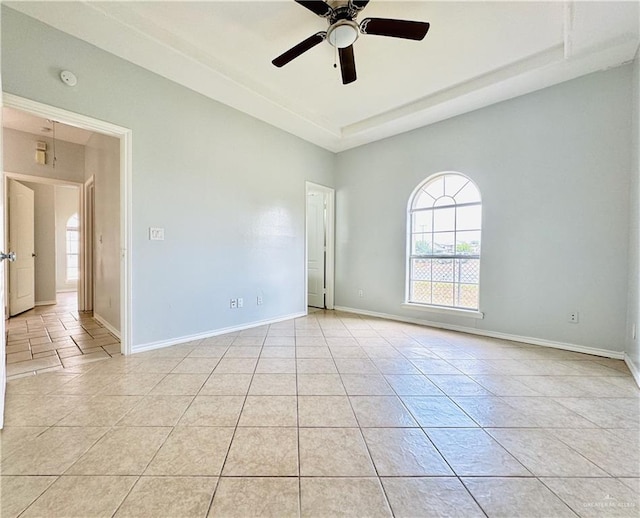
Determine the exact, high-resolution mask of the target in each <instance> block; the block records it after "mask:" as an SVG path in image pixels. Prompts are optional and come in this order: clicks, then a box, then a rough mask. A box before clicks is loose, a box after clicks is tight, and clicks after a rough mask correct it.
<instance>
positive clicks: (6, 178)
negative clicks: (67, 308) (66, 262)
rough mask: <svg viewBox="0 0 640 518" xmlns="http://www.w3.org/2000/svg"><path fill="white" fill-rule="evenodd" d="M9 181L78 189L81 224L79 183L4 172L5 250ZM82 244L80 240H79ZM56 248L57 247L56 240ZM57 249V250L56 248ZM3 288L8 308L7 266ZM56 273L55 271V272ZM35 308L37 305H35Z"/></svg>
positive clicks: (79, 301) (79, 285)
mask: <svg viewBox="0 0 640 518" xmlns="http://www.w3.org/2000/svg"><path fill="white" fill-rule="evenodd" d="M9 180H17V181H19V182H27V183H39V184H43V185H53V186H56V185H62V186H69V187H77V188H78V217H79V219H80V221H81V222H82V213H83V207H82V184H81V183H80V182H73V181H71V180H59V179H57V178H47V177H44V176H35V175H30V174H24V173H14V172H12V171H5V172H4V180H3V182H4V207H5V209H4V243H3V245H2V246H4V247H5V248H7V249H8V243H9V240H8V237H9V234H8V225H9V207H8V198H9V189H8V186H9ZM82 232H83V227H82V223H81V224H80V236H81V237H82ZM81 242H82V240H81ZM56 246H57V240H56ZM56 249H57V248H56ZM83 254H84V250H83V247H80V261H82V256H83ZM5 270H6V271H5V286H4V293H5V306H6V307H7V308H8V307H9V299H8V296H9V283H8V270H9V265H7V268H5ZM56 271H57V270H56ZM82 277H83V275H82V269H81V271H80V276H79V279H78V309H79V310H80V311H82V306H81V298H80V293H81V285H82ZM36 306H37V304H36ZM8 315H9V313H8V312H7V311H5V317H6V318H9V317H8Z"/></svg>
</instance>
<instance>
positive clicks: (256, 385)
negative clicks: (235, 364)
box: [249, 374, 297, 396]
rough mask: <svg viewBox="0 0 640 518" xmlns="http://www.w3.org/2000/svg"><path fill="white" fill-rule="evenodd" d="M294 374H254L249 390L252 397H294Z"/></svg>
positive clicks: (295, 390)
mask: <svg viewBox="0 0 640 518" xmlns="http://www.w3.org/2000/svg"><path fill="white" fill-rule="evenodd" d="M296 393H297V389H296V375H295V374H254V376H253V380H252V381H251V387H250V388H249V395H252V396H295V395H296Z"/></svg>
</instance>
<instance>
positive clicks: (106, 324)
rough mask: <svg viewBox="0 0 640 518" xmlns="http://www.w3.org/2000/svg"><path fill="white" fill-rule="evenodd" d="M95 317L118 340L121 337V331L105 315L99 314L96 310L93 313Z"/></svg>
mask: <svg viewBox="0 0 640 518" xmlns="http://www.w3.org/2000/svg"><path fill="white" fill-rule="evenodd" d="M93 318H95V319H96V320H97V321H98V322H100V323H101V324H102V325H103V326H104V327H105V328H106V329H107V330H108V331H109V332H110V333H111V334H112V335H113V336H115V337H116V338H117V339H118V340H120V339H121V338H120V331H118V330H117V329H116V328H115V327H113V326H112V325H111V324H110V323H109V322H107V321H106V320H105V319H104V318H103V317H101V316H100V315H98V314H97V313H96V312H95V311H94V313H93Z"/></svg>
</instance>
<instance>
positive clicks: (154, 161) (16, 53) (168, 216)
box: [2, 7, 334, 346]
mask: <svg viewBox="0 0 640 518" xmlns="http://www.w3.org/2000/svg"><path fill="white" fill-rule="evenodd" d="M61 69H69V70H72V71H73V72H74V73H75V74H76V75H77V77H78V86H76V87H74V88H69V87H67V86H65V85H64V84H63V83H62V82H61V81H60V80H59V79H58V73H59V71H60V70H61ZM2 82H3V84H2V86H3V90H4V91H5V92H9V93H13V94H16V95H20V96H22V97H26V98H29V99H33V100H36V101H39V102H43V103H46V104H50V105H53V106H56V107H60V108H63V109H66V110H70V111H73V112H76V113H81V114H84V115H88V116H91V117H94V118H97V119H101V120H105V121H108V122H111V123H114V124H117V125H120V126H124V127H126V128H130V129H131V130H132V131H133V214H132V219H133V236H132V237H133V247H132V250H131V254H132V257H133V272H132V275H133V299H132V303H133V344H134V346H135V345H138V346H139V345H143V344H148V343H152V342H156V341H160V340H168V339H173V338H178V337H182V336H188V335H192V334H196V333H204V332H208V331H212V330H216V329H221V328H225V327H229V326H235V325H242V324H245V323H250V322H255V321H259V320H264V319H273V318H277V317H282V316H286V315H290V314H293V313H297V312H301V311H305V309H306V308H305V307H304V300H305V298H304V297H305V289H306V279H305V273H304V272H305V265H304V247H305V241H304V213H305V181H306V180H309V181H313V182H316V183H321V184H326V185H331V184H332V182H333V168H334V155H333V154H331V153H329V152H327V151H325V150H323V149H321V148H318V147H316V146H313V145H311V144H309V143H307V142H304V141H302V140H301V139H299V138H297V137H294V136H292V135H289V134H287V133H285V132H283V131H281V130H278V129H276V128H273V127H272V126H269V125H267V124H265V123H262V122H259V121H258V120H256V119H253V118H251V117H249V116H247V115H244V114H241V113H240V112H238V111H236V110H233V109H231V108H228V107H226V106H223V105H221V104H219V103H217V102H214V101H212V100H210V99H207V98H205V97H203V96H201V95H198V94H196V93H194V92H192V91H190V90H188V89H186V88H184V87H181V86H179V85H177V84H175V83H173V82H171V81H168V80H166V79H164V78H161V77H159V76H158V75H155V74H153V73H151V72H148V71H146V70H144V69H142V68H140V67H138V66H135V65H133V64H131V63H128V62H126V61H124V60H122V59H119V58H117V57H115V56H113V55H111V54H108V53H106V52H104V51H101V50H99V49H97V48H96V47H93V46H92V45H89V44H87V43H84V42H82V41H80V40H78V39H75V38H73V37H71V36H69V35H66V34H64V33H62V32H59V31H57V30H55V29H52V28H51V27H49V26H46V25H44V24H42V23H40V22H37V21H35V20H33V19H31V18H28V17H26V16H23V15H21V14H18V13H17V12H15V11H13V10H11V9H8V8H6V7H3V13H2ZM149 227H163V228H164V229H165V241H149V240H148V228H149ZM258 293H260V294H261V295H262V296H263V300H264V304H263V305H262V306H257V305H256V304H255V297H256V295H257V294H258ZM232 297H243V298H244V300H245V305H244V306H245V307H244V308H243V309H235V310H231V309H229V299H230V298H232Z"/></svg>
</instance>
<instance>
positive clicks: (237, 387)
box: [199, 372, 252, 396]
mask: <svg viewBox="0 0 640 518" xmlns="http://www.w3.org/2000/svg"><path fill="white" fill-rule="evenodd" d="M251 378H252V375H251V374H219V373H217V372H214V373H213V374H212V375H211V376H210V377H209V379H208V380H207V381H206V383H205V384H204V385H203V386H202V388H201V389H200V392H199V394H200V395H201V396H205V395H206V396H245V395H247V393H248V392H249V385H250V384H251Z"/></svg>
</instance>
